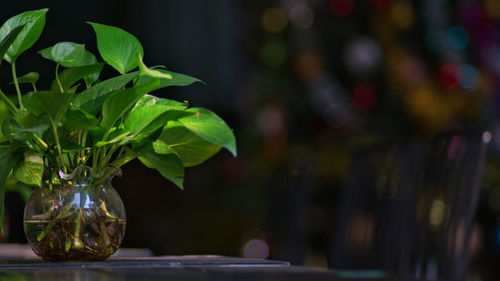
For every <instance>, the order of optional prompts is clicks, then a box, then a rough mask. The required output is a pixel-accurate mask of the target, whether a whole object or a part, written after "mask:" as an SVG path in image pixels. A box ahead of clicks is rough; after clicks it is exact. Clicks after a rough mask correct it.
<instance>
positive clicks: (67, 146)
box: [61, 141, 88, 153]
mask: <svg viewBox="0 0 500 281" xmlns="http://www.w3.org/2000/svg"><path fill="white" fill-rule="evenodd" d="M61 149H62V152H63V153H71V152H78V151H81V150H85V149H88V148H85V147H83V146H81V145H79V144H77V143H74V142H67V141H62V142H61Z"/></svg>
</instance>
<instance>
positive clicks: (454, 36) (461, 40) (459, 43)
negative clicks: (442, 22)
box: [447, 26, 469, 50]
mask: <svg viewBox="0 0 500 281" xmlns="http://www.w3.org/2000/svg"><path fill="white" fill-rule="evenodd" d="M447 35H448V42H449V44H450V45H451V47H452V48H454V49H456V50H463V49H465V48H466V47H467V45H468V43H469V35H468V34H467V31H465V29H463V28H462V27H460V26H452V27H450V28H449V29H448V31H447Z"/></svg>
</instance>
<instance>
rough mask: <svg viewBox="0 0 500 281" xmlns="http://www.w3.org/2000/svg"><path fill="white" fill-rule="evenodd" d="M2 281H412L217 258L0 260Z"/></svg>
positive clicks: (374, 273)
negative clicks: (95, 260)
mask: <svg viewBox="0 0 500 281" xmlns="http://www.w3.org/2000/svg"><path fill="white" fill-rule="evenodd" d="M0 280H1V281H4V280H5V281H21V280H22V281H31V280H43V281H45V280H47V281H52V280H53V281H62V280H64V281H65V280H98V281H107V280H124V281H129V280H133V281H135V280H137V281H139V280H140V281H150V280H151V281H153V280H155V281H156V280H175V281H229V280H238V281H240V280H241V281H254V280H256V281H257V280H259V281H267V280H273V281H281V280H283V281H295V280H307V281H323V280H325V281H326V280H328V281H335V280H372V281H373V280H375V281H389V280H414V279H400V278H396V277H394V276H389V275H387V274H385V273H383V272H380V271H335V270H325V269H316V268H310V267H302V266H290V265H289V263H288V262H281V261H270V260H260V259H245V258H231V257H221V256H164V257H148V258H116V259H109V260H107V261H105V262H63V263H55V262H43V261H41V260H37V259H19V260H0Z"/></svg>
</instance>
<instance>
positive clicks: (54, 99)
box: [23, 91, 74, 124]
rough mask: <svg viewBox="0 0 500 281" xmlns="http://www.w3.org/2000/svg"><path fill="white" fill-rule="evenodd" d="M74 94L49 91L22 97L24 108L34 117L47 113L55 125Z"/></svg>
mask: <svg viewBox="0 0 500 281" xmlns="http://www.w3.org/2000/svg"><path fill="white" fill-rule="evenodd" d="M73 96H74V94H71V93H58V92H51V91H38V92H31V93H29V94H27V95H25V96H24V97H23V104H24V106H25V107H26V108H27V109H28V110H30V111H31V112H33V113H34V114H35V115H38V114H40V113H47V114H48V115H49V118H50V119H51V120H52V121H53V122H54V123H55V124H57V123H59V121H61V119H62V117H63V116H64V113H66V110H67V109H68V107H69V104H70V103H71V100H72V99H73Z"/></svg>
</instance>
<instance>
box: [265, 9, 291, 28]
mask: <svg viewBox="0 0 500 281" xmlns="http://www.w3.org/2000/svg"><path fill="white" fill-rule="evenodd" d="M260 22H261V24H262V28H264V29H265V30H266V31H269V32H273V33H279V32H282V31H283V30H285V28H286V27H287V25H288V17H287V15H286V13H285V12H284V11H283V10H281V9H278V8H269V9H267V10H265V11H264V13H263V14H262V17H261V19H260Z"/></svg>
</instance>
